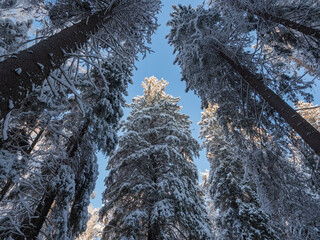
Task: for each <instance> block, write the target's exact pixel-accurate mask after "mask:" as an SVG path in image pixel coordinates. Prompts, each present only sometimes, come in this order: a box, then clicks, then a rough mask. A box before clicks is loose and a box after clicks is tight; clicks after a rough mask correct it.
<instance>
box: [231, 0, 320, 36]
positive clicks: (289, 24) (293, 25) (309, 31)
mask: <svg viewBox="0 0 320 240" xmlns="http://www.w3.org/2000/svg"><path fill="white" fill-rule="evenodd" d="M231 3H232V4H233V5H234V6H235V7H237V8H240V9H242V10H244V11H247V12H249V13H251V14H253V15H256V16H257V17H259V18H262V19H264V20H266V21H270V22H273V23H278V24H281V25H283V26H285V27H286V28H289V29H293V30H295V31H298V32H300V33H303V34H305V35H307V36H310V37H314V38H316V39H317V40H319V41H320V30H319V29H315V28H312V27H308V26H306V25H303V24H300V23H297V22H293V21H290V20H288V19H284V18H282V17H278V16H274V15H272V14H269V13H267V12H265V11H260V10H257V9H252V8H250V7H248V5H244V4H241V3H239V1H237V0H232V1H231Z"/></svg>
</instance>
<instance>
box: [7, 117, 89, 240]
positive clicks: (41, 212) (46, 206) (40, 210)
mask: <svg viewBox="0 0 320 240" xmlns="http://www.w3.org/2000/svg"><path fill="white" fill-rule="evenodd" d="M88 126H89V121H88V120H87V121H86V122H85V123H84V125H83V127H82V128H81V131H80V133H79V135H78V137H77V138H76V139H77V140H76V141H72V142H70V144H69V145H68V146H67V151H68V158H69V159H71V158H73V157H74V156H75V153H76V151H77V150H78V147H79V145H80V144H81V142H82V139H83V136H84V135H85V133H86V132H87V129H88ZM70 162H71V163H72V160H70ZM78 167H80V168H81V166H78ZM58 172H59V168H57V170H56V174H58ZM76 177H81V176H76ZM76 191H77V189H76ZM56 197H57V193H56V192H55V191H52V189H51V188H50V187H49V188H47V189H46V192H45V193H44V194H43V195H42V198H41V200H40V202H39V204H38V206H37V208H36V209H35V211H34V214H33V216H31V217H28V218H26V220H25V222H24V223H23V224H22V225H23V227H22V228H21V232H22V233H23V235H21V234H19V235H13V236H11V237H13V239H16V240H24V239H37V237H38V235H39V233H40V230H41V228H42V226H43V224H44V222H45V220H46V219H47V216H48V213H49V211H50V209H51V207H52V205H53V203H54V201H55V199H56Z"/></svg>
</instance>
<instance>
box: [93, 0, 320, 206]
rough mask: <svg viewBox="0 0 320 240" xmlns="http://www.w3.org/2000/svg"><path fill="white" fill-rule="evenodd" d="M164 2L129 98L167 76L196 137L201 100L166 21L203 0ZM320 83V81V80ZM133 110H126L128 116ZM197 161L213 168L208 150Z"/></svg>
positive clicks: (318, 98) (100, 184)
mask: <svg viewBox="0 0 320 240" xmlns="http://www.w3.org/2000/svg"><path fill="white" fill-rule="evenodd" d="M163 3H164V6H163V8H162V12H161V14H160V15H159V23H160V24H161V26H160V27H159V28H158V30H157V32H156V34H154V36H153V38H152V45H151V48H152V50H153V51H154V53H151V54H149V55H148V56H147V57H146V58H145V59H143V60H140V61H139V62H138V63H137V64H136V66H137V68H138V69H137V71H135V72H134V76H133V85H130V86H129V89H128V93H129V96H128V97H126V101H127V102H131V99H132V98H133V97H135V96H137V95H143V89H142V87H141V83H142V81H144V78H145V77H150V76H152V75H154V76H155V77H157V78H158V79H161V78H164V79H165V80H167V81H168V82H169V85H168V86H167V89H166V93H168V94H171V95H173V96H174V97H180V98H181V101H180V106H182V107H183V108H182V110H181V111H182V112H183V113H185V114H187V115H188V116H190V119H191V121H192V122H193V123H192V126H191V129H192V131H193V136H194V137H195V138H197V137H198V135H199V127H198V126H197V123H198V122H199V121H200V118H201V111H202V110H201V108H200V100H199V98H198V97H197V96H195V95H194V94H193V92H188V93H186V92H185V83H184V82H181V81H180V79H181V75H180V68H179V67H178V66H177V65H173V61H174V56H173V48H172V47H170V46H169V45H168V41H167V40H166V39H165V36H166V35H167V34H168V33H169V30H170V29H169V27H167V26H166V23H167V22H168V20H169V19H170V12H171V11H172V5H173V4H175V5H178V4H182V5H188V4H191V5H192V6H193V7H196V6H197V5H199V4H201V3H202V1H201V0H171V1H163ZM318 85H320V84H318ZM319 92H320V87H319V86H318V87H317V88H315V89H314V90H313V93H314V95H315V101H314V103H315V104H319V103H320V94H319ZM128 113H129V111H128V110H125V116H124V117H125V118H126V117H127V115H128ZM98 161H99V178H98V180H97V183H96V189H95V192H96V193H97V195H96V198H95V199H93V200H92V204H93V205H94V207H100V206H101V203H102V202H101V193H102V192H103V191H104V189H105V186H104V178H105V177H106V175H107V171H106V170H105V168H106V166H107V159H106V158H105V157H104V156H103V155H102V154H100V153H99V154H98ZM194 162H195V164H196V165H197V167H198V172H199V173H200V171H201V172H204V171H205V169H209V163H208V161H207V159H206V155H205V151H204V150H203V151H201V152H200V157H199V158H198V159H194Z"/></svg>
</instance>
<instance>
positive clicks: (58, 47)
mask: <svg viewBox="0 0 320 240" xmlns="http://www.w3.org/2000/svg"><path fill="white" fill-rule="evenodd" d="M114 9H115V5H113V6H112V7H111V8H109V9H108V10H107V11H106V10H102V11H100V12H97V13H95V14H93V15H91V16H89V17H87V18H85V19H83V20H82V21H81V22H79V23H77V24H75V25H73V26H71V27H68V28H66V29H64V30H62V31H61V32H59V33H57V34H55V35H53V36H51V37H48V38H47V39H46V40H43V41H41V42H39V43H37V44H35V45H33V46H32V47H30V48H28V49H26V50H24V51H21V52H19V53H18V54H16V55H13V56H12V57H9V58H7V59H6V60H4V61H3V62H1V63H0V120H1V119H3V118H5V116H6V115H7V114H8V113H9V112H10V109H12V108H18V107H19V105H20V103H21V102H22V100H23V99H24V98H25V97H26V95H27V94H28V93H29V92H31V91H32V87H33V85H36V86H39V85H41V84H42V82H43V81H44V80H45V79H46V78H47V77H48V76H49V74H50V73H51V72H52V71H53V70H55V69H57V68H59V66H61V64H63V63H64V62H65V61H66V60H67V59H68V56H67V55H66V53H72V52H74V51H76V50H77V49H78V48H79V47H81V46H82V45H83V44H85V43H86V42H87V41H88V39H89V37H90V34H93V33H95V32H97V31H98V29H99V28H100V27H101V26H102V25H103V24H105V23H107V22H108V21H110V20H111V18H112V15H113V12H114Z"/></svg>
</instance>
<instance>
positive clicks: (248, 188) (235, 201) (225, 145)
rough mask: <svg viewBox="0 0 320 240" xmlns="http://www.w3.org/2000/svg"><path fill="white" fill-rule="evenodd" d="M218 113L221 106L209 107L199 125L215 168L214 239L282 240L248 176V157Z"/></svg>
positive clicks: (212, 174) (210, 182) (212, 177)
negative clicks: (244, 164) (218, 120)
mask: <svg viewBox="0 0 320 240" xmlns="http://www.w3.org/2000/svg"><path fill="white" fill-rule="evenodd" d="M216 110H217V106H212V105H210V104H209V107H208V108H207V109H205V111H204V112H203V113H202V119H201V121H200V123H199V125H200V126H201V129H200V137H201V138H203V139H204V146H205V147H206V150H207V156H208V160H209V162H210V166H211V167H210V175H209V179H208V183H207V184H208V185H209V192H210V195H211V198H212V200H213V202H212V204H213V207H214V208H215V210H216V213H215V214H214V215H213V222H214V226H215V228H214V231H213V233H214V239H217V240H235V239H239V240H254V239H270V240H271V239H280V238H279V237H278V235H277V233H276V232H275V231H274V230H273V229H272V227H271V226H270V217H269V216H268V215H267V214H266V213H265V212H264V211H263V210H262V209H261V208H260V206H259V204H258V199H257V195H256V192H255V189H254V187H255V186H254V184H253V183H252V182H250V181H249V179H246V178H245V176H244V168H243V163H244V161H243V159H242V158H244V157H245V155H244V154H243V153H241V152H240V151H239V147H238V146H237V145H236V143H235V141H234V140H233V139H232V138H231V137H230V136H228V135H226V133H225V132H224V130H223V129H222V127H221V126H219V124H218V122H217V119H216V113H215V112H216Z"/></svg>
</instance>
